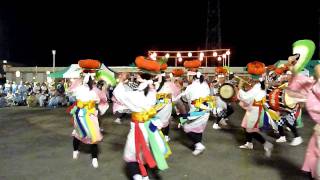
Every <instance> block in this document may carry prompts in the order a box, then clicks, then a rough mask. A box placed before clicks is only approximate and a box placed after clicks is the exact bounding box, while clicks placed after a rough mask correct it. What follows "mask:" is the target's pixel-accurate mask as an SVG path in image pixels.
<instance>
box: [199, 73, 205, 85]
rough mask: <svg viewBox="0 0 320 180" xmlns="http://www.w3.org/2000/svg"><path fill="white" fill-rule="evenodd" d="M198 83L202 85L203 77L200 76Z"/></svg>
mask: <svg viewBox="0 0 320 180" xmlns="http://www.w3.org/2000/svg"><path fill="white" fill-rule="evenodd" d="M199 81H200V83H201V84H202V83H203V81H204V76H203V75H201V76H200V78H199Z"/></svg>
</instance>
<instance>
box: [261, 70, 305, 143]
mask: <svg viewBox="0 0 320 180" xmlns="http://www.w3.org/2000/svg"><path fill="white" fill-rule="evenodd" d="M284 73H286V74H282V75H281V78H280V83H281V85H279V86H272V87H270V88H268V90H267V92H268V95H267V97H268V98H267V99H268V100H267V102H268V105H269V108H271V109H272V110H274V111H276V112H277V113H278V114H279V116H280V118H276V119H274V120H275V122H276V124H277V125H278V131H279V135H280V137H279V138H278V139H277V140H276V142H277V143H283V142H286V141H287V139H286V136H285V134H284V127H283V126H284V125H286V126H287V128H289V129H290V131H291V132H292V134H293V136H294V139H293V140H292V142H291V143H290V145H292V146H297V145H299V144H301V143H302V142H303V140H302V138H301V137H300V136H299V134H298V130H297V127H302V121H301V113H302V111H301V106H300V104H299V103H293V102H292V100H291V98H290V97H289V96H288V93H287V92H286V89H287V87H288V82H289V81H290V79H291V74H292V73H291V71H287V72H284Z"/></svg>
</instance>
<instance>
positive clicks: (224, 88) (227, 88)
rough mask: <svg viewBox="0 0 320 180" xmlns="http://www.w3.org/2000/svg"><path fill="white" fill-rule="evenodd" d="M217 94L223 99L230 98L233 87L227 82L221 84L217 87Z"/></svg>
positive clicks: (233, 93)
mask: <svg viewBox="0 0 320 180" xmlns="http://www.w3.org/2000/svg"><path fill="white" fill-rule="evenodd" d="M219 95H220V97H221V98H222V99H224V100H231V99H232V97H233V96H234V95H235V90H234V87H233V86H232V85H231V84H229V83H225V84H223V85H221V86H220V88H219Z"/></svg>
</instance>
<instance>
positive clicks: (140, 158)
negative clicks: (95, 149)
mask: <svg viewBox="0 0 320 180" xmlns="http://www.w3.org/2000/svg"><path fill="white" fill-rule="evenodd" d="M141 61H142V63H141ZM135 62H136V65H137V67H139V68H141V69H146V70H149V71H153V72H159V71H160V65H157V64H155V61H152V60H148V59H145V58H144V57H137V58H136V61H135ZM154 67H155V69H154ZM138 77H139V78H138V79H137V80H138V81H139V82H140V84H139V86H138V89H137V90H135V91H133V90H129V89H126V88H125V87H124V84H123V82H124V81H125V79H120V82H119V84H118V86H117V88H118V90H117V91H115V92H114V93H113V94H114V96H115V97H116V98H117V100H118V101H120V102H121V103H122V104H124V105H126V106H127V107H128V108H129V109H130V110H131V111H132V114H131V118H132V121H131V123H130V126H131V128H130V131H129V134H128V136H127V142H126V145H125V150H124V160H125V162H126V164H127V167H128V170H129V175H130V177H132V178H133V179H134V180H141V179H144V180H146V179H149V178H148V174H147V171H146V168H145V166H144V165H145V164H147V165H148V166H149V167H150V168H158V169H159V170H165V169H167V168H168V165H167V162H166V158H167V157H168V156H169V155H170V154H171V150H170V148H169V146H168V144H167V143H166V141H165V139H164V136H163V134H162V132H161V131H160V129H161V128H162V127H163V123H162V122H161V120H160V119H158V118H157V117H156V114H157V110H158V107H157V106H156V100H157V99H156V93H157V92H156V89H155V87H154V85H153V81H152V80H151V75H150V74H147V73H143V74H141V75H140V76H138Z"/></svg>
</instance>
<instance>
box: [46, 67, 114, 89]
mask: <svg viewBox="0 0 320 180" xmlns="http://www.w3.org/2000/svg"><path fill="white" fill-rule="evenodd" d="M81 72H82V69H81V68H80V66H79V65H78V64H71V65H70V66H69V67H67V68H65V69H63V70H61V71H58V72H54V73H50V74H49V75H48V77H50V78H80V76H81ZM96 77H97V78H98V79H102V80H104V81H106V82H107V83H109V84H111V85H115V84H116V79H115V72H114V71H112V70H111V69H110V68H108V67H106V66H105V65H104V64H102V65H101V67H100V70H99V71H97V73H96Z"/></svg>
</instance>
